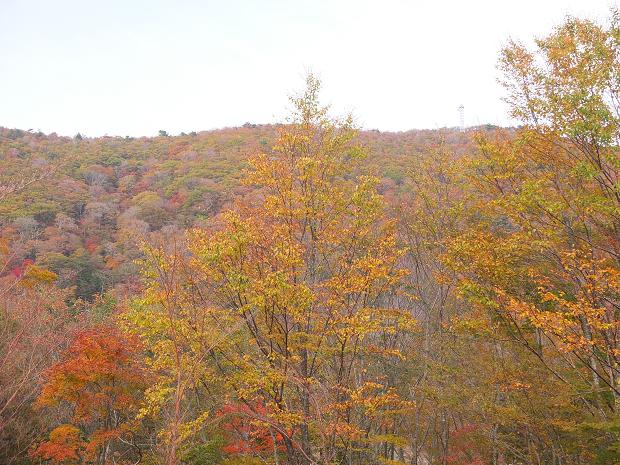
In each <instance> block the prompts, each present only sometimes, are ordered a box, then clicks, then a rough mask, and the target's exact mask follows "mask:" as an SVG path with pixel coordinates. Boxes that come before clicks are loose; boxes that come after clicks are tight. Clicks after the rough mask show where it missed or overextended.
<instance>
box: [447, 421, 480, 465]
mask: <svg viewBox="0 0 620 465" xmlns="http://www.w3.org/2000/svg"><path fill="white" fill-rule="evenodd" d="M477 430H478V427H477V426H476V425H472V424H467V425H464V426H463V427H461V428H459V429H457V430H455V431H452V433H450V442H449V444H450V448H449V451H448V456H447V457H446V460H447V462H448V464H449V465H483V464H484V461H483V460H482V456H481V455H480V453H479V452H478V446H477V441H476V433H477Z"/></svg>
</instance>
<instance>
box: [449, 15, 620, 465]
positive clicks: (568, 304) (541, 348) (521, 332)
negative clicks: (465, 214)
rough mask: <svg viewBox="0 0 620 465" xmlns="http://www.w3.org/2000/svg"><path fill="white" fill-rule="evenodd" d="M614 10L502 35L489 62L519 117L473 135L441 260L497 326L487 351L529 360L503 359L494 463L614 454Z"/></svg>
mask: <svg viewBox="0 0 620 465" xmlns="http://www.w3.org/2000/svg"><path fill="white" fill-rule="evenodd" d="M619 20H620V16H619V14H618V12H616V11H614V12H613V13H612V17H611V20H610V22H609V25H608V26H601V25H598V24H595V23H593V22H590V21H584V20H578V19H574V18H568V19H567V20H566V21H565V22H564V24H562V25H561V26H559V27H557V28H556V29H555V30H554V31H553V33H552V34H550V35H549V36H548V37H545V38H543V39H539V40H537V41H536V49H535V50H534V51H530V50H527V49H526V48H525V47H523V46H522V45H520V44H518V43H511V44H510V45H509V46H508V47H507V48H506V49H505V50H504V51H503V54H502V60H501V67H502V70H503V72H504V82H505V85H506V87H507V89H508V91H509V97H508V99H507V100H508V103H509V104H510V105H511V109H512V114H513V116H515V117H517V118H519V119H521V120H522V121H523V122H524V123H525V126H524V127H523V128H522V129H521V130H520V131H519V132H518V133H517V135H516V138H515V139H514V140H511V139H510V138H498V139H495V140H489V139H486V138H479V140H478V142H479V151H478V156H476V157H474V159H473V160H472V162H471V164H470V168H471V169H470V170H468V180H469V183H470V186H469V188H470V189H471V192H472V197H473V199H474V200H473V202H472V214H471V215H470V221H471V222H470V227H469V228H467V229H466V230H465V231H464V232H463V233H461V234H458V235H456V237H454V239H453V240H452V241H450V243H449V251H448V253H447V254H446V260H447V263H448V264H449V265H450V266H452V268H453V269H454V270H456V271H458V272H459V273H460V275H461V280H460V290H461V293H462V294H463V295H465V296H466V297H468V299H469V300H470V302H471V303H472V304H473V305H474V309H475V311H474V314H476V313H475V312H476V311H477V312H478V313H477V321H478V322H479V323H483V322H486V331H489V330H491V333H490V334H493V335H497V334H503V335H506V336H508V339H507V340H506V341H504V342H502V343H500V342H499V340H497V339H495V340H494V341H495V342H493V344H492V347H494V348H495V349H494V350H495V351H496V353H497V357H498V358H497V360H498V361H501V360H507V358H506V354H507V353H513V354H520V355H519V357H518V358H519V359H520V360H524V361H528V365H529V366H531V369H530V370H529V371H524V370H522V369H517V368H518V365H516V364H513V363H510V364H508V365H504V368H503V371H504V373H503V374H502V376H505V373H506V371H507V368H506V367H511V368H510V371H511V373H512V374H511V377H512V380H513V382H512V386H519V388H518V389H515V388H511V389H509V390H504V391H503V392H501V391H498V396H497V399H496V400H495V403H496V409H498V410H500V411H502V410H503V411H506V412H509V411H510V410H509V408H511V406H513V407H512V408H516V410H515V411H516V412H519V414H518V415H511V417H512V421H511V422H509V423H508V422H505V421H502V420H501V418H500V417H496V420H495V421H496V424H497V425H498V427H497V428H495V429H494V434H495V436H494V443H495V444H496V447H498V448H499V449H500V450H501V454H498V453H496V454H495V455H494V456H493V460H494V461H495V462H496V463H497V462H498V461H500V459H501V457H502V454H503V457H505V458H506V460H520V461H524V462H525V463H539V462H540V461H543V462H545V463H564V462H570V463H595V461H597V460H598V463H615V462H616V461H617V460H619V459H620V457H619V456H618V435H617V431H618V424H620V423H619V422H620V417H619V416H618V414H619V408H620V402H619V400H620V387H619V383H618V376H619V374H620V372H619V365H618V362H619V361H620V360H619V356H620V345H619V344H620V332H619V331H620V328H619V325H618V321H619V317H620V313H619V311H620V286H619V284H620V281H619V276H620V235H619V234H620V190H619V181H620V178H619V174H620V172H619V167H620V158H619V152H618V147H619V145H618V144H619V142H620V104H619V101H618V95H619V94H618V92H620V87H619V82H620V80H619V79H620V23H619ZM484 312H487V313H486V316H485V313H484ZM483 327H484V325H483V326H479V329H480V330H483ZM502 363H504V362H502ZM534 374H536V376H533V375H534ZM498 375H499V373H498ZM544 386H547V392H548V394H547V398H546V399H545V397H544V396H541V393H542V392H544ZM524 402H526V403H524ZM558 406H559V408H558ZM535 409H536V410H535ZM534 411H538V412H539V415H538V418H536V417H535V416H534V415H533V412H534ZM526 412H527V413H528V414H529V415H530V416H529V418H528V417H527V416H526Z"/></svg>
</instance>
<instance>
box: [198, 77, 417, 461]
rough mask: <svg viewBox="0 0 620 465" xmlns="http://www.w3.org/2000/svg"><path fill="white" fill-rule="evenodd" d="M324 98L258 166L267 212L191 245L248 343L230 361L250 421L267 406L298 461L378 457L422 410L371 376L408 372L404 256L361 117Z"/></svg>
mask: <svg viewBox="0 0 620 465" xmlns="http://www.w3.org/2000/svg"><path fill="white" fill-rule="evenodd" d="M319 87H320V85H319V81H318V80H317V79H316V78H314V77H313V76H308V78H307V88H306V90H305V92H304V93H303V94H302V95H300V96H299V97H294V98H293V99H292V102H293V104H294V106H295V112H294V113H293V115H292V117H291V120H290V123H289V125H287V126H285V127H283V129H282V131H281V133H280V136H279V138H278V140H277V142H276V144H275V145H274V147H273V150H272V153H271V154H259V155H257V156H255V157H253V158H252V159H251V162H250V163H251V171H250V173H249V174H248V177H247V180H246V182H248V183H250V184H254V185H257V186H259V187H260V188H261V191H260V197H259V199H258V202H257V206H255V207H253V206H250V205H245V206H242V207H240V208H239V210H238V211H236V212H229V213H226V214H225V215H224V216H223V218H222V226H221V228H220V230H219V231H217V232H210V231H205V230H195V231H193V232H192V233H191V235H190V238H189V247H190V250H191V251H192V252H193V255H194V256H195V263H196V265H195V266H196V272H195V273H198V274H197V276H199V279H201V280H205V281H206V282H208V283H209V288H210V289H211V293H212V294H213V299H214V302H215V303H216V305H217V306H219V307H221V308H222V309H224V310H226V311H227V312H229V313H228V314H229V315H230V317H231V318H233V319H234V320H237V321H240V322H241V323H242V324H243V325H244V326H245V331H246V332H247V335H248V336H247V337H248V338H249V344H244V345H237V346H235V347H234V350H235V351H237V352H238V355H236V356H233V355H232V353H228V354H226V355H225V356H223V357H224V359H228V360H231V357H232V361H231V362H230V363H226V371H225V372H226V374H227V376H228V377H229V379H230V380H231V381H230V384H231V385H232V387H233V388H234V390H235V391H236V395H237V397H238V399H239V400H240V401H241V402H243V403H245V405H247V406H250V409H251V408H252V407H251V406H252V405H255V404H256V402H259V403H262V402H264V403H265V405H266V406H267V407H268V410H267V412H263V413H261V412H257V411H254V416H255V418H256V419H257V420H260V421H262V422H264V423H266V424H268V425H270V427H271V428H272V429H273V430H274V431H275V433H277V434H279V435H281V436H282V438H283V443H284V447H285V450H286V455H287V458H288V461H289V462H290V463H325V464H327V463H331V462H332V461H334V460H347V457H348V459H349V460H350V459H351V456H352V455H354V454H355V455H359V456H363V455H364V454H371V455H372V448H371V447H369V445H370V444H384V443H386V442H390V438H389V435H382V437H381V438H380V437H379V436H380V435H381V432H382V431H381V427H380V426H379V425H386V424H390V423H391V422H392V415H394V414H396V413H397V412H401V411H403V409H404V410H406V409H407V408H409V406H410V405H409V404H408V402H407V401H406V400H404V399H401V398H400V396H399V395H398V394H397V392H396V389H395V386H396V385H397V384H392V383H398V380H390V379H388V378H387V377H386V376H385V375H384V373H381V370H378V371H377V370H375V369H373V368H372V367H376V366H381V365H382V363H388V362H389V361H394V360H400V359H401V358H402V357H403V354H402V353H401V351H400V348H401V347H400V346H399V342H398V338H397V336H396V335H397V334H401V333H408V332H409V331H411V329H412V328H413V322H412V319H411V318H410V316H409V314H408V312H407V311H406V310H401V309H400V308H398V306H397V305H394V303H393V302H394V300H393V298H392V297H391V296H392V295H395V293H397V292H398V288H399V284H400V281H401V279H402V278H403V276H404V275H405V272H404V270H403V269H402V268H400V266H399V260H400V259H401V257H402V255H403V250H401V249H400V248H398V247H397V245H396V236H395V224H394V222H393V221H390V220H387V219H386V218H385V216H384V212H383V204H382V199H381V197H380V196H379V195H378V194H377V192H376V184H377V180H376V179H375V178H373V177H370V176H360V175H358V174H357V173H356V171H355V166H356V164H357V162H358V160H359V159H360V158H361V157H362V155H363V152H362V150H361V148H360V147H359V146H358V145H356V144H355V143H354V138H355V134H356V132H355V130H354V129H353V127H352V122H351V119H350V118H347V119H344V120H342V121H338V120H333V119H330V118H329V117H328V116H327V109H326V108H324V107H322V106H321V105H320V104H319V101H318V92H319ZM231 352H232V351H231ZM222 364H225V362H222ZM369 364H370V365H369ZM366 367H368V368H366ZM375 436H376V437H375ZM377 450H378V449H377Z"/></svg>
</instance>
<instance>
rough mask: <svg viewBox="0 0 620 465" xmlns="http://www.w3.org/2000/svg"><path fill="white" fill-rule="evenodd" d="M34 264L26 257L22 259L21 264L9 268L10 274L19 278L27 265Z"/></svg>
mask: <svg viewBox="0 0 620 465" xmlns="http://www.w3.org/2000/svg"><path fill="white" fill-rule="evenodd" d="M32 265H34V261H32V260H30V259H29V258H27V259H26V260H24V261H23V262H22V263H21V264H19V265H18V266H16V267H15V268H13V269H12V270H11V274H12V275H13V276H15V277H16V278H21V277H23V276H24V273H25V272H26V270H27V269H28V267H29V266H32Z"/></svg>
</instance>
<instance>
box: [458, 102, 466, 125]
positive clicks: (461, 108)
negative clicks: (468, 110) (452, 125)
mask: <svg viewBox="0 0 620 465" xmlns="http://www.w3.org/2000/svg"><path fill="white" fill-rule="evenodd" d="M458 110H459V123H460V130H461V131H464V130H465V106H463V105H460V106H459V107H458Z"/></svg>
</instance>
